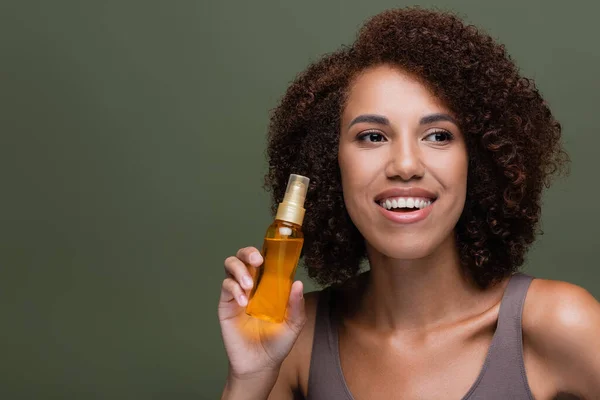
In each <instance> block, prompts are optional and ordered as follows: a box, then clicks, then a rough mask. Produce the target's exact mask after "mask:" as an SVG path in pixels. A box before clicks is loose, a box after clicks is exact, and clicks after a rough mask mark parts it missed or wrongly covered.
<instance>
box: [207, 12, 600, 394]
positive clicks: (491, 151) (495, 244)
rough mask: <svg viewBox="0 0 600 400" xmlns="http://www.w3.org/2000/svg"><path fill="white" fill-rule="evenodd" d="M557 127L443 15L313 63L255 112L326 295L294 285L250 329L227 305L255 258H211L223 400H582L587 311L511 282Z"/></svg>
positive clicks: (555, 165) (596, 311)
mask: <svg viewBox="0 0 600 400" xmlns="http://www.w3.org/2000/svg"><path fill="white" fill-rule="evenodd" d="M560 136H561V127H560V124H559V123H558V122H557V121H556V120H555V119H554V117H553V116H552V114H551V112H550V110H549V109H548V107H547V105H546V103H545V102H544V100H543V99H542V98H541V96H540V94H539V93H538V91H537V89H536V88H535V86H534V84H533V83H532V82H531V81H530V80H528V79H526V78H523V77H521V76H520V75H519V73H518V71H517V68H516V67H515V65H514V64H513V62H512V61H511V60H510V57H509V56H507V54H506V52H505V51H504V48H503V47H502V46H501V45H499V44H497V43H495V42H494V41H493V40H492V39H491V38H490V37H489V36H487V35H485V34H483V33H481V32H480V31H478V30H477V29H475V28H474V27H471V26H465V25H464V24H463V23H462V22H461V21H460V20H459V19H458V18H456V17H455V16H453V15H450V14H446V13H437V12H430V11H426V10H421V9H416V8H415V9H402V10H389V11H386V12H383V13H381V14H379V15H377V16H375V17H373V18H372V19H370V20H369V21H368V22H367V23H366V24H365V25H364V26H363V27H362V29H361V30H360V32H359V35H358V37H357V40H356V41H355V43H354V44H353V45H352V46H350V47H344V48H342V49H340V50H339V51H337V52H335V53H332V54H329V55H327V56H326V57H324V58H323V59H321V60H319V61H318V62H315V63H313V64H312V65H311V66H310V67H309V68H308V69H307V70H306V71H305V72H304V73H303V74H301V75H300V76H298V77H297V79H296V80H295V81H294V82H293V84H292V85H291V86H290V87H289V89H288V91H287V93H286V94H285V96H284V97H283V99H282V101H281V103H280V105H279V106H278V108H277V109H276V110H275V112H274V114H273V116H272V121H271V127H270V141H269V148H268V154H269V160H270V169H269V173H268V174H267V177H266V184H267V186H268V187H269V188H270V189H271V190H272V194H273V205H274V207H275V206H276V205H277V204H278V202H279V201H281V199H282V197H283V192H284V190H285V185H286V183H287V178H288V176H289V174H290V173H298V174H302V175H306V176H308V177H310V179H311V186H310V189H309V195H308V198H307V201H306V210H307V212H306V217H305V221H304V227H303V230H304V233H305V245H304V260H305V263H306V265H307V268H308V272H309V275H310V276H311V277H312V278H314V279H315V280H316V281H317V282H319V283H321V284H323V285H324V286H326V287H327V288H326V289H325V290H323V291H320V292H315V293H310V294H308V295H307V296H306V299H304V298H303V294H302V292H303V287H302V284H301V282H295V283H294V284H293V286H292V291H291V294H290V299H289V305H288V310H287V316H286V320H285V322H284V323H282V324H279V325H274V324H269V323H263V322H261V321H258V320H256V319H252V318H250V317H248V316H247V315H246V314H245V313H244V306H245V305H246V304H247V297H246V296H247V294H248V292H249V290H250V289H251V287H252V285H253V282H252V279H251V277H250V276H251V274H250V273H249V271H248V268H255V267H258V266H260V264H261V262H262V258H261V256H260V253H259V252H258V250H257V249H255V248H252V247H249V248H244V249H241V250H240V251H238V253H237V255H236V256H235V257H229V258H228V259H227V260H226V261H225V270H226V272H227V278H226V279H225V280H224V281H223V286H222V292H221V298H220V303H219V310H218V313H219V319H220V323H221V330H222V335H223V339H224V343H225V347H226V351H227V355H228V357H229V365H230V370H229V376H228V379H227V384H226V387H225V390H224V393H223V398H224V399H266V398H269V399H277V400H280V399H292V398H306V399H328V400H336V399H344V400H348V399H391V398H403V399H486V400H490V399H531V398H535V399H551V398H561V397H560V396H561V395H562V396H566V395H567V394H571V395H573V396H578V397H581V398H586V399H592V398H600V357H599V356H598V354H600V335H598V332H600V304H599V303H598V302H597V301H596V300H595V299H594V298H593V297H592V296H591V295H590V294H589V293H588V292H587V291H585V290H584V289H582V288H580V287H578V286H575V285H572V284H569V283H565V282H558V281H551V280H544V279H533V277H531V276H529V275H525V274H522V273H519V272H517V271H518V268H519V267H520V266H521V265H522V264H523V260H524V256H525V253H526V250H527V249H528V247H529V246H530V245H531V243H532V242H533V240H534V237H535V235H536V232H537V229H538V220H539V217H540V197H541V193H542V188H543V186H544V184H548V183H549V181H550V178H551V177H552V176H553V175H554V174H555V173H556V172H559V171H560V170H561V169H562V167H563V166H564V165H565V164H566V163H567V156H566V154H565V152H564V151H563V149H562V147H561V143H560ZM365 259H366V260H368V264H369V266H370V270H369V271H368V272H362V273H361V270H360V267H361V262H362V261H363V260H365ZM247 265H248V266H249V267H247Z"/></svg>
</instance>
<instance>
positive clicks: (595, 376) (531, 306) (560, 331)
mask: <svg viewBox="0 0 600 400" xmlns="http://www.w3.org/2000/svg"><path fill="white" fill-rule="evenodd" d="M522 324H523V337H524V340H525V342H526V343H527V345H528V346H529V347H530V349H531V351H532V352H533V353H535V354H536V358H539V359H540V360H543V363H544V364H545V366H546V368H547V370H548V371H549V373H550V374H551V376H552V378H553V379H554V380H555V382H556V384H557V387H558V389H560V390H563V391H566V392H570V393H574V394H577V395H580V396H582V397H583V398H593V396H596V395H597V394H598V393H600V303H599V302H598V301H597V300H596V299H595V298H594V296H592V295H591V294H590V293H589V292H588V291H587V290H586V289H584V288H582V287H580V286H577V285H574V284H571V283H568V282H563V281H557V280H548V279H534V280H533V281H532V283H531V286H530V288H529V291H528V292H527V297H526V300H525V304H524V308H523V321H522Z"/></svg>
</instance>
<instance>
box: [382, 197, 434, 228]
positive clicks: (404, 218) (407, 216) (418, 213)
mask: <svg viewBox="0 0 600 400" xmlns="http://www.w3.org/2000/svg"><path fill="white" fill-rule="evenodd" d="M413 196H414V195H413ZM423 197H424V196H423ZM434 204H435V202H433V203H431V204H430V205H428V206H427V207H425V208H421V209H417V210H415V211H403V212H397V211H390V210H387V209H385V208H383V207H381V206H380V205H379V204H376V206H377V208H379V211H380V212H381V213H382V214H383V216H384V217H386V218H387V219H389V220H390V221H392V222H395V223H397V224H414V223H415V222H419V221H422V220H424V219H425V218H427V217H428V216H429V214H431V210H432V209H433V205H434Z"/></svg>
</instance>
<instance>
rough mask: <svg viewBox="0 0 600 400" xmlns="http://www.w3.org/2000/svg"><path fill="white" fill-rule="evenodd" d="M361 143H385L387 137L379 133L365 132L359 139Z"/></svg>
mask: <svg viewBox="0 0 600 400" xmlns="http://www.w3.org/2000/svg"><path fill="white" fill-rule="evenodd" d="M357 139H358V140H359V141H360V142H373V143H374V142H383V141H384V140H385V137H384V136H383V135H382V134H381V133H379V132H364V133H361V134H360V135H359V136H358V138H357Z"/></svg>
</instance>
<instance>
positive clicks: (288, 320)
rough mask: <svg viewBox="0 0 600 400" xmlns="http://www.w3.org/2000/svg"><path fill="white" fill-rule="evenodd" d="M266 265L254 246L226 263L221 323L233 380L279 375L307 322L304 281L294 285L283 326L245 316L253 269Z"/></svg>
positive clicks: (221, 303)
mask: <svg viewBox="0 0 600 400" xmlns="http://www.w3.org/2000/svg"><path fill="white" fill-rule="evenodd" d="M262 262H263V258H262V256H261V254H260V252H259V251H258V250H257V249H256V248H254V247H246V248H243V249H240V250H239V251H238V252H237V254H236V256H235V257H228V258H227V259H226V260H225V272H226V274H227V278H225V280H223V285H222V287H221V298H220V300H219V309H218V315H219V322H220V325H221V334H222V336H223V342H224V344H225V350H226V352H227V356H228V358H229V368H230V372H229V374H230V377H232V378H234V379H244V380H247V379H252V378H254V377H257V378H259V377H261V376H264V375H266V374H267V375H268V374H273V373H276V374H278V373H279V368H280V367H281V364H282V363H283V360H284V359H285V358H286V357H287V355H288V354H289V352H290V351H291V349H292V347H293V345H294V343H295V341H296V339H297V338H298V335H299V334H300V331H301V330H302V328H303V326H304V324H305V322H306V312H305V310H304V297H303V294H302V292H303V286H302V282H300V281H296V282H294V283H293V285H292V290H291V292H290V297H289V300H288V305H287V310H286V315H285V318H284V321H283V322H282V323H279V324H276V323H272V322H266V321H262V320H260V319H257V318H253V317H251V316H249V315H247V314H246V312H245V308H246V305H247V304H248V294H249V293H250V290H251V289H252V286H253V285H254V283H255V282H254V281H253V279H252V276H253V275H255V274H254V271H253V269H254V268H257V267H259V266H260V265H261V264H262Z"/></svg>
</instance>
